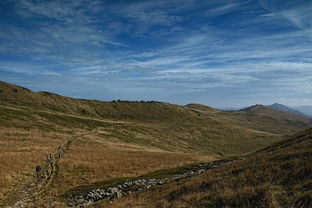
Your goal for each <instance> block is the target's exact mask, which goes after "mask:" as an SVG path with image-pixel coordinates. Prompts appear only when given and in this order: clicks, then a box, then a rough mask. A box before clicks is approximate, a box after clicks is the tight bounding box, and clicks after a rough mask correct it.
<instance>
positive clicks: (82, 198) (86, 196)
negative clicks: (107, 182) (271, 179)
mask: <svg viewBox="0 0 312 208" xmlns="http://www.w3.org/2000/svg"><path fill="white" fill-rule="evenodd" d="M236 160H239V159H235V160H227V161H222V162H210V163H200V164H197V165H193V166H192V167H190V168H188V169H186V170H184V171H183V169H182V170H180V171H175V172H172V173H170V174H168V175H166V176H162V177H159V178H158V177H157V178H156V177H155V178H137V179H133V180H129V179H128V180H125V181H123V182H121V183H120V184H118V185H115V186H112V187H106V188H94V189H89V190H87V191H84V192H81V193H71V194H68V195H67V200H68V206H70V207H87V206H89V205H91V204H94V203H96V202H98V201H100V200H109V201H113V200H115V199H117V198H120V197H122V196H124V195H127V194H130V193H136V192H142V191H145V190H148V189H150V188H151V187H153V186H160V185H163V184H166V183H170V182H172V181H176V180H180V179H183V178H187V177H191V176H194V175H200V174H202V173H204V172H206V171H208V170H212V169H216V168H219V167H222V166H225V165H226V164H228V163H232V162H234V161H236Z"/></svg>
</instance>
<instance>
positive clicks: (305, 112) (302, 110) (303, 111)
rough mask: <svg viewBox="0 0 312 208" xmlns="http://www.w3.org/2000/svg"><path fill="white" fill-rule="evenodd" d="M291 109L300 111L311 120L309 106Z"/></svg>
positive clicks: (311, 113)
mask: <svg viewBox="0 0 312 208" xmlns="http://www.w3.org/2000/svg"><path fill="white" fill-rule="evenodd" d="M293 108H294V109H297V110H299V111H301V112H302V113H304V114H306V115H308V116H310V117H311V118H312V106H311V105H303V106H296V107H293Z"/></svg>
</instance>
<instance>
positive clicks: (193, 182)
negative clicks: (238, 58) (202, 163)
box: [94, 129, 312, 208]
mask: <svg viewBox="0 0 312 208" xmlns="http://www.w3.org/2000/svg"><path fill="white" fill-rule="evenodd" d="M311 172H312V129H309V130H307V131H304V132H301V133H299V134H296V135H294V136H292V137H289V138H288V139H286V140H285V141H282V142H278V143H276V144H274V145H272V146H270V147H267V148H265V149H263V150H261V151H258V152H257V153H255V154H252V155H250V156H248V157H246V159H245V160H242V161H239V162H236V163H233V164H229V165H228V166H226V167H221V168H219V169H216V170H212V171H210V172H206V173H205V174H203V175H200V176H194V177H192V178H191V179H188V180H183V181H180V182H177V183H174V184H168V185H166V186H164V187H162V188H160V189H157V190H154V191H148V192H146V193H143V194H141V195H140V196H139V197H135V196H134V195H130V196H129V197H127V198H125V199H123V200H117V201H116V202H115V203H113V204H112V205H109V204H106V203H102V204H99V205H97V206H94V207H101V206H103V205H104V204H105V206H107V207H113V208H120V207H127V206H128V207H134V208H138V207H144V206H148V207H164V208H165V207H194V208H195V207H196V208H199V207H212V208H225V207H233V208H249V207H255V208H260V207H261V208H279V207H285V208H291V207H292V208H309V207H311V206H312V197H311V196H312V189H311V187H312V175H311Z"/></svg>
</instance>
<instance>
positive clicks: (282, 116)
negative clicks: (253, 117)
mask: <svg viewBox="0 0 312 208" xmlns="http://www.w3.org/2000/svg"><path fill="white" fill-rule="evenodd" d="M277 108H278V109H277ZM281 109H282V110H281ZM286 110H288V111H286ZM241 111H244V112H247V113H252V114H257V115H261V116H267V117H271V118H274V119H278V120H290V121H301V122H304V123H306V124H310V123H311V120H310V119H309V118H307V117H306V116H304V115H302V114H298V113H293V112H289V111H290V109H289V108H287V107H286V106H285V107H284V106H282V105H273V107H271V106H264V105H259V104H257V105H254V106H250V107H248V108H244V109H242V110H241Z"/></svg>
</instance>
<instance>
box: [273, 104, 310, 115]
mask: <svg viewBox="0 0 312 208" xmlns="http://www.w3.org/2000/svg"><path fill="white" fill-rule="evenodd" d="M268 107H270V108H274V109H276V110H280V111H284V112H288V113H294V114H297V115H301V116H305V117H311V116H309V115H306V114H304V113H302V112H301V111H299V110H296V109H294V108H290V107H288V106H286V105H282V104H279V103H274V104H273V105H269V106H268ZM311 109H312V108H311Z"/></svg>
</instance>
